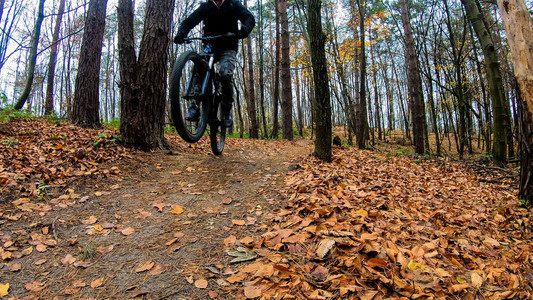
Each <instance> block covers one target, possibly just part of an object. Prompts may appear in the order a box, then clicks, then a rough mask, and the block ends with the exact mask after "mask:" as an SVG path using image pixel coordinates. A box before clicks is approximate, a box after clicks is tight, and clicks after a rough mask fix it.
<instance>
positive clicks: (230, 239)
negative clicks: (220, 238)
mask: <svg viewBox="0 0 533 300" xmlns="http://www.w3.org/2000/svg"><path fill="white" fill-rule="evenodd" d="M236 242H237V237H236V236H234V235H230V236H228V237H227V238H225V239H224V245H225V246H233V245H235V243H236Z"/></svg>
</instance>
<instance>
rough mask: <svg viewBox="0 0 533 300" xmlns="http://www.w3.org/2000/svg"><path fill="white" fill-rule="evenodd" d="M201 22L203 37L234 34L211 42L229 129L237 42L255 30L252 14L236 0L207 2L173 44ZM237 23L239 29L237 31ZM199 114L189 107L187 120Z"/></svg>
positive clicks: (223, 108)
mask: <svg viewBox="0 0 533 300" xmlns="http://www.w3.org/2000/svg"><path fill="white" fill-rule="evenodd" d="M202 21H203V34H204V36H213V35H223V34H226V33H233V34H234V35H235V37H227V38H224V39H220V40H216V41H214V42H213V52H214V53H215V59H216V61H218V63H219V75H220V82H221V92H222V114H223V123H224V126H226V127H231V125H232V124H233V117H232V115H231V107H232V104H233V73H234V71H235V66H236V64H237V49H238V39H244V38H246V37H247V36H248V35H249V34H250V32H251V31H252V29H253V28H254V26H255V19H254V16H253V15H252V13H251V12H250V11H249V10H248V9H246V7H244V6H243V5H242V4H241V3H240V2H239V1H238V0H207V1H206V2H203V3H202V4H200V7H199V8H197V9H196V10H195V11H194V12H192V13H191V14H190V15H189V16H188V17H187V18H186V19H185V20H183V21H182V22H181V24H180V26H179V28H178V33H177V34H176V36H175V37H174V43H176V44H181V43H183V42H184V39H185V38H186V37H187V34H189V32H190V31H191V29H193V28H194V27H195V26H196V25H198V24H199V23H200V22H202ZM239 21H240V24H241V26H240V29H239V26H238V24H239ZM199 117H200V111H199V109H198V107H197V106H196V104H194V103H193V104H192V105H190V106H189V110H188V111H187V115H186V116H185V119H186V120H189V121H196V120H198V119H199Z"/></svg>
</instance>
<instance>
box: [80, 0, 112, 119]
mask: <svg viewBox="0 0 533 300" xmlns="http://www.w3.org/2000/svg"><path fill="white" fill-rule="evenodd" d="M106 6H107V0H91V1H90V2H89V10H88V12H87V20H86V21H85V32H84V33H83V41H82V44H81V52H80V61H79V64H78V75H77V76H76V86H75V88H74V103H73V107H72V123H74V124H75V125H78V126H81V127H87V128H97V127H100V100H99V87H100V62H101V59H102V57H101V56H102V44H103V40H104V29H105V15H106Z"/></svg>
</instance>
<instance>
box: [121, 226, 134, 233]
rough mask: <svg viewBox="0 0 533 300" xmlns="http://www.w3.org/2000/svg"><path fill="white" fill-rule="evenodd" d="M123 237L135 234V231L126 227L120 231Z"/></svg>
mask: <svg viewBox="0 0 533 300" xmlns="http://www.w3.org/2000/svg"><path fill="white" fill-rule="evenodd" d="M120 232H121V233H122V234H123V235H131V234H133V233H134V232H135V229H133V228H132V227H128V228H125V229H123V230H122V231H120Z"/></svg>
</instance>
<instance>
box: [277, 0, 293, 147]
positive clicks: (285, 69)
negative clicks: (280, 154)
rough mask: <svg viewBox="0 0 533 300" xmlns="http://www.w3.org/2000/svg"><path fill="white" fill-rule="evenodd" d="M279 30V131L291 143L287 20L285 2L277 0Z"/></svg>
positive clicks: (290, 89) (284, 0) (289, 64)
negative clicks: (280, 115)
mask: <svg viewBox="0 0 533 300" xmlns="http://www.w3.org/2000/svg"><path fill="white" fill-rule="evenodd" d="M278 2H279V12H280V28H281V69H280V71H281V114H282V119H281V130H282V136H283V138H284V139H286V140H289V141H291V140H292V139H293V132H292V82H291V58H290V37H289V19H288V16H287V0H278Z"/></svg>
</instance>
